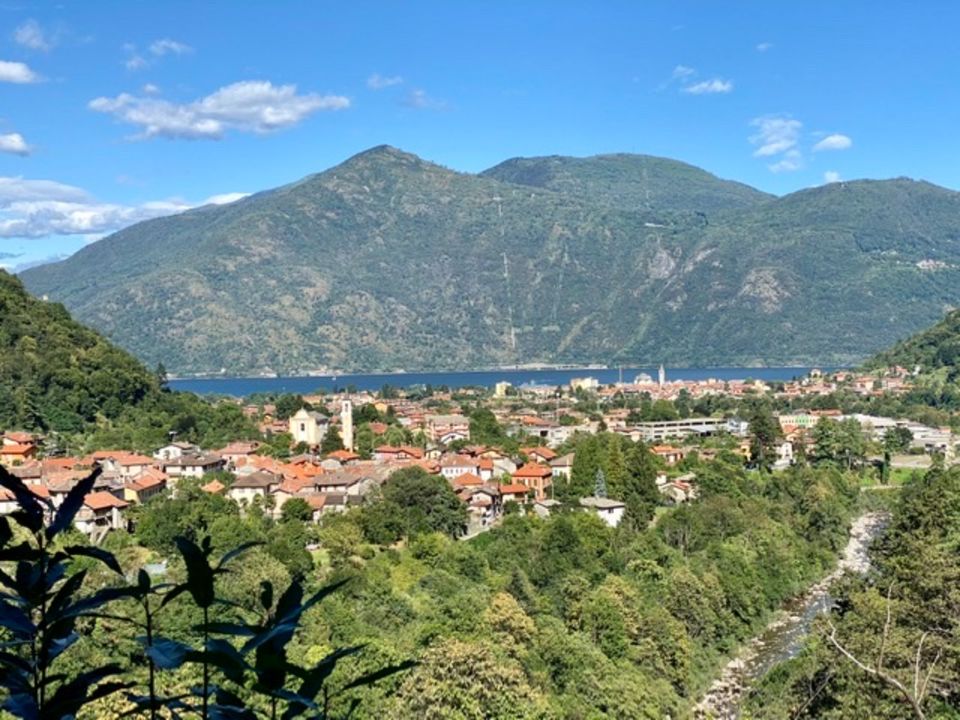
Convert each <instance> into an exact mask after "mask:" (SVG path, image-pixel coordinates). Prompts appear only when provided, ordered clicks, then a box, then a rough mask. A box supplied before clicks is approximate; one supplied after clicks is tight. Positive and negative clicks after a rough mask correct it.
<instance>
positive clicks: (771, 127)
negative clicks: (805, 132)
mask: <svg viewBox="0 0 960 720" xmlns="http://www.w3.org/2000/svg"><path fill="white" fill-rule="evenodd" d="M750 125H751V127H755V128H757V133H756V134H755V135H751V136H750V143H751V144H752V145H756V146H757V149H756V150H754V151H753V154H754V157H771V156H773V155H779V154H780V153H782V152H786V151H788V150H790V149H791V148H794V147H796V145H797V141H798V140H799V139H800V130H801V128H803V123H802V122H800V121H799V120H794V119H793V118H791V117H789V116H785V115H765V116H763V117H758V118H754V119H753V120H751V121H750Z"/></svg>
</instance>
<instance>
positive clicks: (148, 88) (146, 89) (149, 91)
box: [142, 83, 160, 95]
mask: <svg viewBox="0 0 960 720" xmlns="http://www.w3.org/2000/svg"><path fill="white" fill-rule="evenodd" d="M142 90H143V94H144V95H159V94H160V88H159V87H157V86H156V85H154V84H153V83H147V84H146V85H144V86H143V88H142Z"/></svg>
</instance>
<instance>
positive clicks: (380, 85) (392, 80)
mask: <svg viewBox="0 0 960 720" xmlns="http://www.w3.org/2000/svg"><path fill="white" fill-rule="evenodd" d="M402 82H403V78H402V77H400V76H399V75H389V76H388V75H381V74H380V73H374V74H373V75H371V76H370V77H368V78H367V87H368V88H370V89H371V90H383V89H384V88H388V87H393V86H394V85H399V84H400V83H402Z"/></svg>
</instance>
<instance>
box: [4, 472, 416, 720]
mask: <svg viewBox="0 0 960 720" xmlns="http://www.w3.org/2000/svg"><path fill="white" fill-rule="evenodd" d="M97 475H98V473H97V472H94V473H93V474H91V475H90V476H88V477H87V478H85V479H83V480H81V481H80V482H79V483H77V485H76V486H75V487H74V488H73V489H72V490H71V491H70V492H69V493H68V495H67V497H66V498H65V499H64V501H63V502H62V504H61V505H60V507H59V508H58V509H57V510H56V511H55V512H54V511H53V508H52V506H50V505H49V504H48V503H46V502H45V501H42V500H39V499H38V498H37V497H36V496H34V495H33V494H32V493H31V492H30V491H29V490H28V489H27V487H26V486H25V485H24V484H23V483H22V482H21V481H20V480H19V479H18V478H16V477H14V476H12V475H10V474H9V473H8V472H7V471H6V470H4V469H3V468H0V487H3V488H5V489H6V490H8V491H10V492H11V493H13V494H14V496H15V497H16V499H17V502H18V504H19V508H20V509H19V510H18V511H16V512H15V513H13V514H12V515H11V518H12V519H13V520H14V521H15V522H16V523H17V524H18V525H19V526H20V527H21V528H22V531H23V532H24V533H25V534H26V535H27V536H28V538H27V539H24V540H22V541H19V542H15V537H14V533H13V530H12V528H11V526H10V523H9V521H8V519H7V518H0V564H2V565H0V567H7V566H9V565H15V567H16V571H15V572H14V573H13V574H9V573H7V572H6V570H3V571H2V572H0V584H2V585H3V586H4V588H5V591H4V593H3V594H2V595H0V636H2V640H3V641H4V642H3V652H0V670H2V672H0V688H2V689H3V690H4V691H5V692H4V693H3V694H2V695H0V698H2V700H3V705H2V707H3V709H4V710H5V711H7V712H8V713H10V714H12V715H14V716H16V717H21V718H26V719H31V720H33V719H36V720H42V719H44V718H64V717H76V716H77V715H78V714H80V712H81V709H83V708H85V707H88V706H91V705H93V704H94V703H98V702H100V701H101V700H103V699H105V698H108V697H110V696H115V695H116V694H117V693H118V692H120V691H121V690H126V691H127V692H126V693H125V702H126V704H127V706H128V708H129V712H128V713H126V714H135V715H145V716H148V717H150V718H151V720H153V719H155V718H158V717H163V716H167V715H168V714H169V715H171V716H174V717H176V716H179V715H180V714H181V713H182V712H187V713H189V714H195V715H196V716H198V717H200V718H201V719H202V720H208V719H210V718H225V717H233V718H245V719H246V720H256V718H260V717H270V718H274V719H275V718H277V717H280V716H281V714H282V717H283V718H286V719H289V720H293V719H294V718H297V717H301V716H309V717H315V718H329V717H331V715H330V709H331V703H332V702H334V701H335V700H336V699H337V697H338V696H340V695H342V694H343V693H344V692H347V691H350V690H353V689H355V688H365V687H369V686H371V685H372V684H373V683H375V682H377V681H379V680H381V679H384V678H387V677H389V676H391V675H394V674H396V673H397V672H400V671H402V670H406V669H408V668H410V667H411V666H412V665H413V663H410V662H400V663H397V664H395V665H390V666H380V667H378V668H375V669H373V670H372V671H370V672H367V673H364V674H361V675H359V676H355V677H354V678H352V679H351V680H350V681H349V682H348V683H345V684H342V685H341V686H340V687H339V688H335V689H331V687H330V683H329V682H328V681H329V679H330V677H331V675H332V674H333V673H334V671H335V670H336V669H337V665H338V663H339V662H340V661H341V660H342V659H343V658H345V657H349V656H353V655H356V654H357V653H359V652H361V651H362V649H363V648H362V646H360V645H353V646H350V647H343V648H338V649H333V650H332V651H331V652H328V653H326V654H324V655H323V656H321V657H320V658H319V661H318V662H315V663H313V664H310V665H306V666H301V665H298V664H296V663H294V662H291V661H290V659H289V658H288V653H287V646H288V645H289V644H290V643H291V642H292V641H293V640H294V635H295V633H296V631H297V628H298V626H299V625H300V621H301V619H302V617H303V615H304V613H305V612H307V611H308V610H310V609H311V608H313V607H314V606H316V605H318V604H319V603H320V602H321V601H322V600H323V599H324V598H326V597H327V596H329V595H330V594H332V593H333V592H335V591H336V590H338V589H339V588H340V587H341V586H342V585H343V584H344V583H345V582H346V581H345V580H341V581H339V582H336V583H332V584H328V585H325V586H323V587H321V588H320V589H319V590H317V591H316V592H314V593H313V594H312V595H310V597H308V598H305V596H304V588H303V586H302V584H301V582H300V581H299V580H296V579H294V580H293V581H292V582H289V583H287V585H286V589H285V590H283V592H282V593H279V594H278V596H276V597H275V594H274V585H273V584H272V583H271V582H270V581H268V580H265V581H263V582H261V584H260V588H259V593H258V599H259V603H258V604H257V606H256V609H255V610H253V611H243V610H242V609H241V605H240V604H239V603H235V602H226V601H225V600H224V599H223V598H222V597H221V596H220V595H219V594H218V579H220V578H222V577H224V576H226V575H227V573H228V566H229V565H230V564H231V563H232V562H234V561H236V560H237V559H238V558H240V557H241V556H242V555H243V554H244V553H245V552H246V551H248V550H249V549H250V548H251V547H252V546H253V545H255V544H257V543H246V544H243V545H240V546H239V547H235V548H234V549H232V550H230V551H229V552H227V553H225V554H224V555H223V556H222V557H221V558H220V559H219V561H217V562H211V557H212V555H213V552H214V548H213V544H212V542H211V540H210V537H209V536H204V537H203V539H202V540H201V541H200V542H199V543H195V542H193V541H192V540H190V539H188V538H185V537H177V538H175V539H174V545H175V546H176V549H177V552H178V554H179V558H180V559H181V560H182V562H183V566H184V568H185V578H184V580H183V582H180V583H177V584H172V585H171V584H161V585H154V583H153V581H152V579H151V577H150V575H149V574H148V573H147V572H146V571H144V570H143V569H140V570H139V571H137V572H136V583H135V584H127V583H126V582H125V581H124V571H123V569H122V568H121V566H120V564H119V563H118V561H117V558H116V557H115V556H114V555H112V554H111V553H109V552H107V551H106V550H103V549H100V548H95V547H91V546H84V545H70V544H64V543H63V542H62V541H63V540H66V539H67V538H66V536H65V535H64V531H66V530H67V529H69V527H70V525H71V523H72V521H73V518H74V516H75V515H76V513H77V512H78V511H79V510H80V508H81V505H82V502H83V498H84V496H85V495H86V494H87V493H89V492H90V491H91V490H92V488H93V486H94V482H95V481H96V479H97ZM45 516H46V517H48V518H49V522H48V524H47V525H46V527H44V520H45ZM16 540H19V538H16ZM85 558H90V559H92V560H93V561H96V562H97V563H100V564H102V565H104V566H105V567H106V568H107V569H108V570H110V571H111V577H110V579H109V581H108V582H107V583H105V584H103V585H102V586H101V587H100V588H98V589H96V590H94V591H93V592H89V590H88V587H87V586H88V583H89V581H90V576H91V575H92V573H90V572H89V570H88V569H86V568H83V567H82V561H83V559H85ZM85 590H86V592H84V591H85ZM188 597H189V599H190V600H192V603H193V608H190V607H189V606H187V605H185V604H184V603H185V599H186V598H188ZM107 606H109V608H108V607H107ZM167 607H171V608H172V607H176V608H177V610H178V611H179V612H180V614H181V615H182V614H183V613H184V611H186V612H187V613H189V614H193V613H194V611H196V610H199V614H200V617H199V618H198V622H196V623H194V624H192V625H190V626H188V628H187V629H186V630H187V632H186V634H185V637H183V638H177V639H174V638H170V637H163V636H161V635H159V634H158V623H161V622H162V616H163V615H169V614H170V613H169V612H168V613H164V612H163V611H164V609H165V608H167ZM105 608H106V609H105ZM213 608H221V610H218V617H217V618H216V619H214V618H213V617H211V614H210V612H211V609H213ZM223 608H226V609H225V610H224V609H223ZM98 620H102V621H104V622H107V623H109V624H111V625H112V627H113V630H112V631H111V637H110V639H111V646H112V649H113V651H112V652H111V653H109V655H110V662H97V661H95V660H94V659H93V658H92V657H90V656H89V654H88V652H87V651H86V650H85V648H84V646H85V645H86V644H87V643H86V642H84V639H83V637H82V636H85V635H89V634H90V632H91V630H92V629H94V628H95V624H94V623H95V622H97V621H98ZM174 624H175V623H174ZM131 633H134V634H136V637H135V638H134V637H132V636H131ZM191 635H192V636H193V639H194V640H195V641H198V642H199V644H198V645H196V646H194V645H193V644H191V640H190V638H189V637H188V636H191ZM131 640H133V643H134V647H137V649H135V650H132V653H131V654H130V655H129V656H124V648H125V647H127V645H128V644H129V643H130V641H131ZM72 656H79V658H80V662H79V664H77V663H74V664H71V662H70V661H71V659H72ZM84 660H86V662H84ZM143 665H145V666H146V668H147V674H146V678H145V679H143V678H142V674H141V672H140V667H142V666H143ZM181 668H190V669H191V670H193V671H195V672H194V673H193V674H194V677H197V673H199V679H198V680H197V682H195V683H192V684H191V685H190V686H189V687H188V688H187V689H186V690H185V691H184V692H180V693H178V694H175V695H167V694H165V693H164V692H163V691H162V690H161V689H160V685H161V681H162V680H163V679H164V676H167V675H175V674H176V673H177V672H178V671H180V669H181ZM144 686H145V687H144ZM351 704H353V705H356V704H359V701H358V700H356V699H354V700H353V701H352V702H351Z"/></svg>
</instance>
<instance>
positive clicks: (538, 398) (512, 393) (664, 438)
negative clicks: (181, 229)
mask: <svg viewBox="0 0 960 720" xmlns="http://www.w3.org/2000/svg"><path fill="white" fill-rule="evenodd" d="M911 375H912V373H911V372H910V371H908V370H907V369H905V368H900V367H894V368H890V369H888V370H887V371H885V372H882V373H879V374H873V375H870V374H856V373H850V372H846V371H840V372H834V373H829V374H825V373H822V372H820V371H817V370H814V371H812V372H811V373H810V374H809V376H808V377H806V378H803V379H799V380H796V381H792V382H787V383H777V384H767V383H764V382H761V381H751V380H744V381H732V382H723V381H714V380H704V381H669V380H667V378H666V372H665V370H664V368H663V367H662V366H661V368H660V372H659V377H658V378H656V379H653V378H650V377H648V376H639V377H637V378H635V380H634V382H632V383H629V384H628V383H617V384H613V385H608V386H601V385H600V384H599V383H598V382H597V381H596V380H595V379H593V378H589V377H584V378H578V379H574V380H572V381H571V383H570V384H569V386H566V387H561V388H555V387H519V388H515V387H512V386H511V385H509V383H498V384H497V385H496V386H495V387H494V388H493V389H492V391H486V390H482V389H477V388H467V389H462V390H458V391H449V390H443V391H441V392H431V393H429V394H423V393H419V394H418V393H415V392H405V391H401V390H397V389H394V388H388V387H385V388H384V389H383V390H382V391H381V392H379V393H370V392H352V393H347V392H343V393H339V394H335V395H308V396H303V397H300V396H296V397H294V396H288V397H286V398H282V399H280V400H279V401H277V402H259V403H252V402H251V403H248V404H245V405H243V407H242V410H243V413H244V415H245V416H247V417H248V418H249V419H250V420H251V421H253V422H255V423H256V425H257V428H258V430H259V432H260V434H261V436H262V437H261V439H260V440H237V441H233V442H230V443H228V444H227V445H225V446H223V447H218V448H204V447H198V446H197V445H195V444H192V443H189V442H184V441H180V440H178V439H177V438H176V434H175V433H171V436H170V442H169V443H168V444H166V445H165V446H163V447H158V448H154V449H153V452H152V453H151V454H149V455H147V454H141V453H138V452H132V451H130V450H124V449H109V448H107V449H97V450H95V451H93V452H90V453H88V454H85V455H83V456H70V455H64V454H62V453H49V452H47V448H46V447H45V442H44V438H43V437H41V436H39V435H37V434H33V433H29V432H23V431H19V430H16V429H10V430H8V431H6V432H4V433H3V436H2V447H0V464H2V465H4V466H5V467H7V468H8V469H9V470H10V471H11V472H12V473H13V474H14V475H16V476H18V477H19V478H20V479H21V480H23V482H24V483H25V484H26V485H27V486H28V487H29V488H30V489H31V490H32V491H33V492H34V493H35V494H36V495H37V496H39V497H41V498H44V499H45V500H49V501H50V504H51V505H52V507H53V508H56V507H59V505H60V504H61V503H62V501H63V498H64V497H65V496H66V494H67V493H68V492H69V491H70V490H71V489H72V488H73V486H74V485H75V484H76V482H77V481H78V480H79V479H80V478H82V477H85V476H86V475H87V474H89V473H90V472H91V470H92V469H93V468H94V467H98V468H99V469H100V471H101V474H100V476H99V478H98V480H97V484H96V486H95V488H94V491H93V492H91V493H90V494H88V495H87V496H86V498H85V499H84V503H83V507H82V509H81V511H80V513H79V514H78V516H77V519H76V527H77V529H78V530H80V531H81V532H83V533H84V534H86V535H88V536H90V537H91V539H92V540H93V541H94V542H96V541H99V540H100V539H102V537H103V535H104V534H105V533H106V532H108V531H110V530H120V529H124V528H128V527H129V525H130V520H129V519H128V517H127V516H128V511H129V509H130V508H131V507H132V506H136V505H143V504H144V503H147V502H148V501H149V500H150V499H151V498H154V497H156V496H159V495H163V494H165V493H166V494H171V495H175V494H176V492H177V487H178V485H179V484H180V483H182V482H184V481H196V482H199V483H200V487H201V488H202V490H203V491H204V492H207V493H213V494H221V495H224V496H225V497H227V498H229V499H230V500H232V501H235V502H236V503H237V504H238V505H239V506H240V507H241V508H246V507H249V506H251V505H254V504H257V505H259V506H261V507H262V508H265V509H266V510H267V511H268V512H269V513H270V514H272V516H273V517H275V518H279V517H280V515H281V513H282V512H283V507H284V505H285V504H286V503H287V502H288V501H290V500H292V499H300V500H302V501H305V502H306V503H307V504H308V506H309V508H310V514H311V519H312V521H313V522H319V521H320V520H321V518H322V517H323V516H325V515H328V514H331V513H340V512H344V511H346V510H348V509H350V508H351V507H355V506H359V505H361V504H362V503H363V502H364V501H365V499H366V498H368V497H370V496H371V493H374V492H375V491H377V490H378V488H380V487H381V486H382V485H383V484H384V483H385V482H387V481H388V479H389V478H390V476H391V475H392V474H393V473H395V472H397V471H398V470H403V469H405V468H410V467H417V468H420V469H422V470H423V471H425V472H426V473H429V474H431V475H436V476H440V477H443V478H444V479H445V480H446V481H447V482H448V483H449V484H450V486H451V488H452V489H453V490H454V492H455V493H456V495H457V496H458V497H459V498H460V500H461V501H462V502H463V503H464V505H465V506H466V508H467V509H468V511H469V515H468V517H469V523H468V527H467V529H466V533H467V535H471V534H475V533H477V532H480V531H483V530H485V529H488V528H490V527H492V526H493V525H494V524H496V523H497V522H498V521H499V520H500V518H501V517H502V515H503V514H504V513H505V512H507V511H509V510H510V509H511V508H512V507H516V508H518V509H519V510H520V511H522V512H531V513H535V514H537V515H541V516H546V515H549V514H550V512H551V511H552V510H554V509H555V508H556V507H557V506H558V505H559V504H560V503H559V501H558V500H557V499H556V498H555V497H554V489H555V488H556V487H557V486H558V485H560V484H563V483H565V482H568V481H569V480H570V477H571V473H572V471H573V468H574V464H575V462H576V447H577V441H578V439H580V438H583V437H586V436H591V435H596V434H597V433H598V432H607V433H612V434H614V435H618V436H621V437H623V438H625V439H629V440H631V441H633V442H642V443H644V444H645V445H646V447H647V448H648V449H649V450H650V452H651V453H652V455H653V456H654V457H655V458H656V462H657V467H658V469H657V473H656V487H657V490H658V492H659V494H660V497H661V502H662V503H663V504H664V505H673V504H679V503H684V502H686V501H688V500H691V499H693V498H695V497H696V496H697V491H698V487H697V478H696V473H695V472H691V471H690V467H689V463H685V462H684V461H685V459H687V458H688V457H690V456H691V455H692V456H694V457H696V458H697V459H699V460H709V459H711V458H713V457H716V456H717V455H718V454H719V453H720V452H727V453H731V454H733V455H735V456H738V457H739V458H740V459H742V462H743V463H746V464H749V463H750V461H751V459H752V444H753V443H752V439H751V427H750V422H749V421H748V420H747V419H744V418H743V417H741V416H740V415H738V414H736V413H734V412H730V411H727V412H722V411H721V412H715V413H713V414H711V415H709V416H707V415H697V414H696V413H694V412H692V410H691V406H692V405H693V404H694V403H695V401H697V400H703V399H705V398H714V399H727V400H730V401H744V400H745V399H747V400H749V399H757V398H773V399H779V400H781V401H784V400H789V401H794V402H796V401H801V402H802V401H804V400H813V399H815V398H817V397H826V396H830V395H831V394H832V393H835V392H837V391H838V390H839V389H847V390H848V391H849V392H852V393H854V394H856V395H860V396H864V397H870V396H882V395H884V394H893V395H896V394H898V393H903V392H906V391H907V390H909V389H910V387H911ZM643 407H646V408H647V412H646V415H644V413H643V412H642V408H643ZM729 407H733V408H736V407H739V406H737V405H731V406H729ZM678 408H679V409H685V412H684V413H683V414H684V415H685V416H683V417H680V413H678ZM478 409H482V410H483V411H484V413H486V414H485V415H484V419H485V420H486V421H487V423H488V424H492V425H493V426H495V427H496V432H497V433H499V435H496V437H499V438H500V439H501V441H500V442H496V441H494V442H490V441H489V432H486V431H484V430H481V429H480V428H479V427H478V426H479V425H480V424H481V423H480V422H478V415H477V410H478ZM644 417H647V418H654V419H643V418H644ZM776 420H777V423H778V429H779V432H778V433H777V437H776V441H775V442H774V443H773V445H772V448H771V449H772V451H773V452H774V453H775V459H774V460H773V462H772V463H771V468H772V469H784V468H786V467H789V466H790V465H792V464H794V463H795V462H797V459H798V458H802V457H806V456H809V455H811V454H812V453H813V451H814V449H813V445H814V443H815V437H814V430H815V428H816V426H817V424H818V423H820V422H821V421H824V420H826V421H830V422H842V421H845V420H853V421H855V423H856V424H857V426H858V427H859V428H860V430H861V431H862V433H863V438H864V440H865V442H867V443H873V444H874V446H875V448H879V447H881V446H882V444H883V442H884V440H885V438H889V437H892V436H893V435H895V434H899V436H900V437H901V439H902V441H901V443H900V446H899V447H898V450H899V451H900V452H901V454H902V457H901V458H899V466H900V467H904V468H923V467H926V466H927V465H928V464H929V460H930V456H931V455H934V454H938V455H942V456H944V457H945V458H946V459H948V460H952V458H953V455H954V447H955V444H956V441H957V439H956V438H955V437H954V434H953V432H952V431H951V429H950V428H949V427H940V426H936V427H934V426H929V425H924V424H922V423H920V422H916V421H913V420H909V419H904V418H891V417H881V416H874V415H867V414H863V413H853V414H849V415H844V414H843V413H842V412H841V411H840V410H837V409H819V410H817V409H812V410H802V409H798V410H794V411H789V412H780V413H778V414H776ZM481 440H484V441H481ZM864 457H866V453H864ZM874 459H876V458H874ZM897 466H898V465H896V464H895V465H894V467H897ZM579 506H580V507H581V509H582V510H584V511H587V512H592V513H595V514H597V515H598V516H599V517H600V518H601V519H602V520H603V521H604V522H606V523H607V524H608V525H610V526H616V525H618V524H619V522H620V521H621V519H622V517H623V514H624V511H625V507H626V506H625V504H624V502H622V500H621V499H619V498H616V497H607V493H606V492H605V491H604V490H603V489H600V488H599V487H598V488H596V489H595V492H594V493H593V494H592V495H588V496H584V497H581V498H579ZM16 509H17V503H16V501H15V498H14V496H13V494H12V493H10V492H9V491H7V490H5V489H2V488H0V515H3V514H9V513H12V512H14V511H15V510H16Z"/></svg>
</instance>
